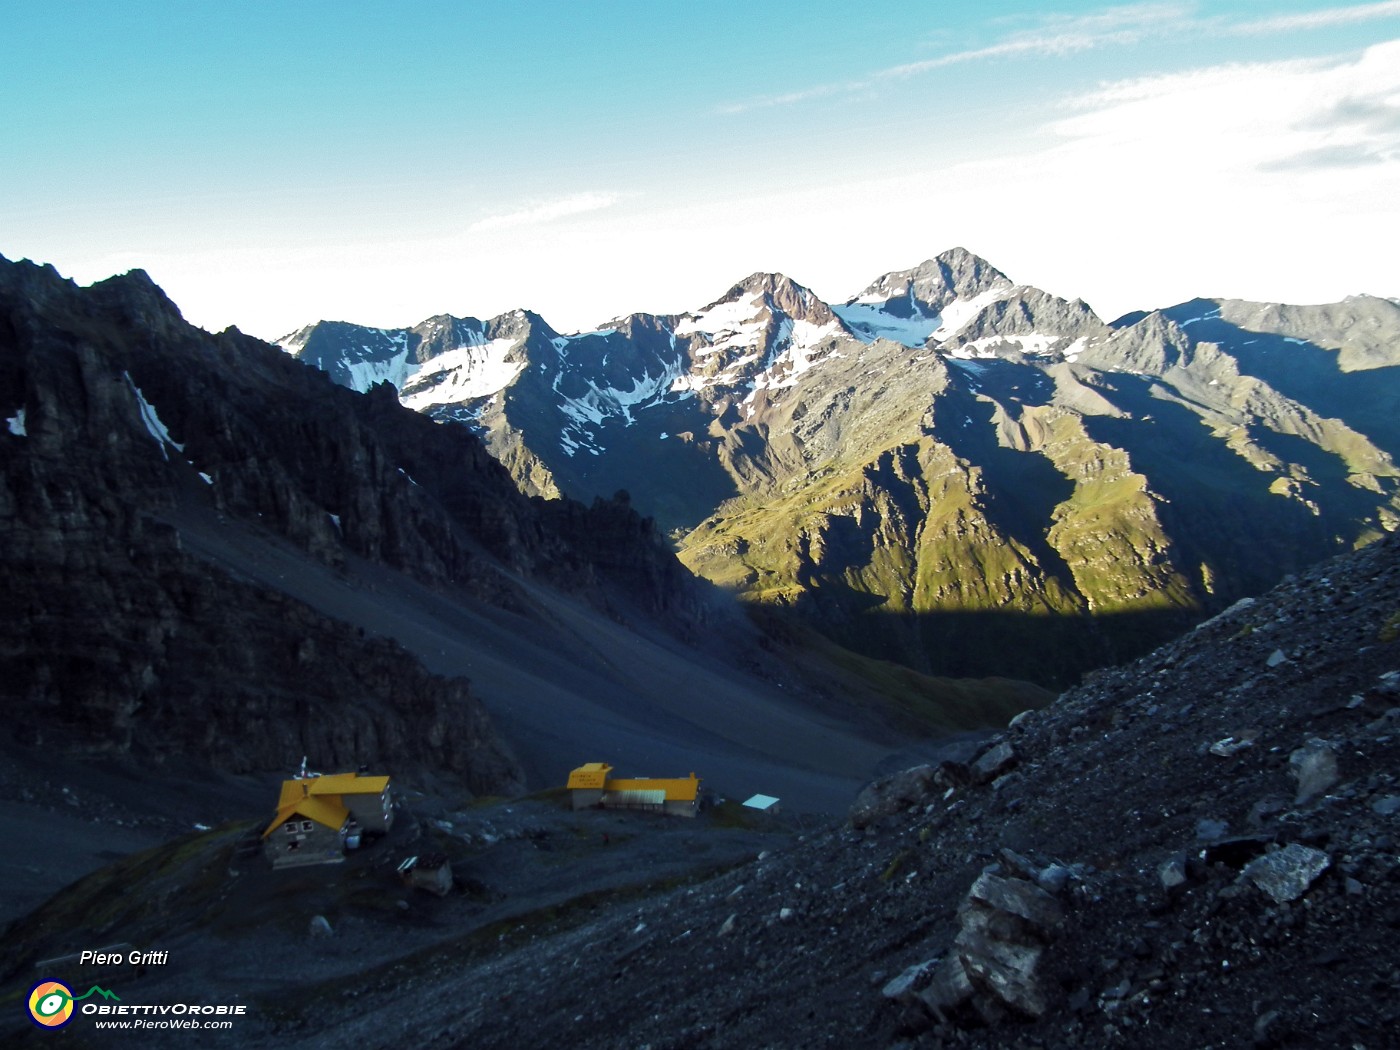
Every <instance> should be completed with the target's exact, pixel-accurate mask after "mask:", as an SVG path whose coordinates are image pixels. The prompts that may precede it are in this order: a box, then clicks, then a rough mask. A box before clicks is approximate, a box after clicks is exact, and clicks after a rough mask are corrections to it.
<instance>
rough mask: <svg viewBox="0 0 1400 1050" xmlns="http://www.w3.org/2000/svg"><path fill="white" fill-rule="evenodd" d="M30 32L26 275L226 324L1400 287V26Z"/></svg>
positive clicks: (1001, 15) (9, 37)
mask: <svg viewBox="0 0 1400 1050" xmlns="http://www.w3.org/2000/svg"><path fill="white" fill-rule="evenodd" d="M0 13H2V14H3V17H2V18H0V148H3V155H4V156H5V158H6V160H5V163H4V165H3V166H0V254H4V255H5V256H7V257H9V258H21V257H27V258H32V259H35V260H37V261H43V262H51V263H53V264H54V265H55V266H57V267H58V269H59V270H60V271H61V272H63V273H65V274H67V275H69V276H72V277H74V278H75V279H77V280H79V281H81V282H84V283H86V282H88V281H92V280H98V279H101V278H103V277H106V276H108V275H110V274H112V273H115V272H121V271H124V270H127V269H130V268H132V267H137V266H139V267H143V268H145V269H146V270H148V271H149V272H150V273H151V275H152V276H153V277H154V278H155V279H156V281H157V282H159V283H160V284H162V286H164V287H165V288H166V290H167V291H168V292H169V294H170V295H171V296H172V298H174V299H175V301H176V302H177V303H178V304H179V305H180V306H181V307H182V309H183V310H184V312H185V315H186V317H188V318H189V319H190V320H191V321H193V322H194V323H196V324H200V325H203V326H204V327H207V328H211V329H218V328H222V327H224V326H225V325H228V324H237V325H238V326H239V327H241V328H243V329H244V330H246V331H249V332H253V333H254V334H257V335H262V336H264V337H269V338H273V337H276V336H279V335H281V334H284V333H286V332H288V331H290V330H291V329H293V328H295V327H298V326H300V325H301V324H304V323H307V322H309V321H313V320H316V319H320V318H337V319H344V320H351V321H359V322H362V323H368V324H381V325H402V324H411V323H415V322H417V321H419V320H421V319H423V318H424V317H426V316H428V315H430V314H433V313H440V312H452V313H456V314H459V315H460V314H474V315H477V316H489V315H491V314H494V313H498V312H501V311H503V310H507V309H510V308H513V307H516V306H526V307H529V308H532V309H535V310H538V311H539V312H541V313H543V314H544V316H545V317H546V318H547V319H548V320H550V321H551V323H553V324H554V325H555V326H556V327H558V328H560V329H561V330H569V329H577V328H586V327H590V326H592V325H593V324H596V323H597V322H600V321H603V320H605V319H607V318H609V317H612V316H615V315H617V314H619V313H621V312H624V311H629V310H652V311H656V312H679V311H682V310H687V309H693V308H697V307H699V306H702V305H704V304H705V303H707V302H708V301H710V300H711V299H713V298H715V297H716V296H718V295H719V294H721V293H722V292H723V291H724V290H725V288H727V287H728V286H729V285H730V284H731V283H732V282H734V281H735V280H738V279H739V278H742V277H743V276H745V275H746V274H748V273H750V272H752V271H755V270H781V271H782V272H785V273H788V274H789V275H790V276H792V277H793V278H795V279H796V280H798V281H801V282H802V283H805V284H807V285H809V286H811V287H813V288H814V289H815V290H816V291H817V292H818V294H820V295H822V296H823V297H824V298H827V299H829V300H844V299H845V298H846V297H849V296H851V295H854V294H855V293H856V292H858V291H859V290H860V289H861V288H862V287H863V286H864V285H865V284H866V283H868V282H869V281H870V280H872V279H874V278H875V277H876V276H878V275H879V274H880V273H882V272H884V271H886V270H891V269H899V268H904V267H907V266H912V265H914V264H916V263H918V262H919V261H921V260H922V259H925V258H927V257H929V256H931V255H934V254H936V253H937V252H939V251H941V250H942V249H944V248H947V247H950V246H952V245H954V244H962V245H964V246H966V247H968V248H970V249H972V250H973V251H976V252H979V253H980V254H982V255H984V256H986V257H987V258H989V259H990V260H991V261H992V262H993V263H994V264H996V265H998V266H999V267H1001V268H1002V269H1003V270H1005V271H1007V272H1008V273H1009V274H1010V276H1011V277H1012V278H1013V279H1016V280H1020V281H1025V282H1027V283H1033V284H1037V285H1039V286H1041V287H1044V288H1047V289H1048V290H1050V291H1053V292H1056V293H1058V294H1062V295H1066V296H1069V297H1074V296H1082V297H1083V298H1085V299H1086V300H1088V302H1089V303H1090V304H1091V305H1092V306H1094V307H1095V309H1097V310H1098V311H1099V312H1100V313H1101V314H1102V315H1104V316H1105V317H1112V316H1115V315H1116V314H1118V313H1121V312H1123V311H1126V310H1128V309H1133V308H1138V307H1142V308H1150V307H1154V306H1164V305H1168V304H1170V303H1172V302H1176V301H1179V300H1182V299H1186V298H1190V297H1192V296H1195V295H1222V296H1238V297H1245V298H1258V299H1277V300H1284V301H1293V302H1304V301H1307V302H1317V301H1326V300H1331V299H1336V298H1340V297H1341V296H1343V295H1346V294H1350V293H1355V292H1371V293H1374V294H1381V295H1388V296H1400V261H1397V260H1400V253H1397V252H1395V251H1394V247H1393V246H1394V245H1395V244H1397V243H1400V2H1377V3H1362V4H1323V3H1307V2H1283V3H1279V2H1271V3H1267V4H1265V3H1230V4H1226V3H1173V2H1163V3H1143V4H1132V5H1120V6H1101V5H1086V4H1073V3H1063V4H1060V5H1057V6H1053V7H1047V6H1045V5H1043V4H1029V3H1002V4H996V3H990V4H975V5H973V4H967V5H956V4H949V3H871V2H868V3H866V4H862V5H860V6H859V7H858V8H857V7H856V6H855V5H852V4H849V3H840V4H837V3H827V2H821V0H804V2H802V3H790V2H786V0H770V2H767V3H762V4H753V3H752V2H745V3H686V4H682V3H667V2H658V0H651V2H647V3H643V2H636V3H622V2H619V3H585V2H581V0H578V2H573V3H528V2H521V3H516V4H498V3H491V4H487V3H470V2H465V0H462V2H455V3H405V4H397V5H393V4H388V3H356V2H348V0H341V2H336V3H311V2H305V3H297V2H291V0H281V2H278V3H229V4H225V5H213V4H203V3H185V2H169V3H156V2H141V0H126V2H123V3H105V2H87V3H84V2H80V0H69V2H65V3H57V4H56V3H53V2H51V0H49V2H30V0H0Z"/></svg>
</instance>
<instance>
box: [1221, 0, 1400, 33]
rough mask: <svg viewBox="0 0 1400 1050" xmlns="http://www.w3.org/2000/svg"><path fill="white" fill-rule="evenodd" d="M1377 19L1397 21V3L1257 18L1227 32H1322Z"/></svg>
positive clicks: (1387, 1)
mask: <svg viewBox="0 0 1400 1050" xmlns="http://www.w3.org/2000/svg"><path fill="white" fill-rule="evenodd" d="M1380 18H1400V0H1385V2H1384V3H1378V4H1354V5H1353V6H1351V7H1333V8H1325V9H1323V10H1321V11H1301V12H1299V13H1298V14H1293V15H1275V16H1274V17H1272V18H1258V19H1255V20H1253V21H1250V22H1243V23H1240V24H1238V25H1234V26H1231V27H1230V30H1229V31H1230V32H1232V33H1238V34H1242V35H1254V34H1264V33H1287V32H1293V31H1294V30H1298V29H1325V28H1327V27H1328V26H1340V25H1354V24H1356V23H1357V22H1371V21H1375V20H1376V19H1380Z"/></svg>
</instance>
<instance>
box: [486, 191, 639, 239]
mask: <svg viewBox="0 0 1400 1050" xmlns="http://www.w3.org/2000/svg"><path fill="white" fill-rule="evenodd" d="M621 199H622V197H621V195H620V194H617V193H575V194H573V195H571V196H568V197H559V198H557V199H555V200H551V201H545V202H543V203H541V204H535V205H532V206H531V207H528V208H521V209H520V210H518V211H512V212H504V213H502V214H500V215H488V216H487V217H486V218H484V219H479V220H477V221H476V222H474V223H472V224H471V226H470V227H468V229H469V230H471V231H472V232H473V233H479V232H481V231H484V230H506V229H512V228H514V227H517V226H539V225H541V224H543V223H547V222H554V221H555V220H556V219H563V218H567V217H568V216H570V215H582V214H583V213H585V212H590V211H601V210H602V209H604V208H611V207H612V206H613V205H614V204H616V203H617V202H618V201H619V200H621Z"/></svg>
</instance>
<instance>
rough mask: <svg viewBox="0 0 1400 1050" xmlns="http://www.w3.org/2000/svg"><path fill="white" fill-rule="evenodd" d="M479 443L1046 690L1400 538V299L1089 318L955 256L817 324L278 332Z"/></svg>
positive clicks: (743, 577) (1087, 312) (299, 350)
mask: <svg viewBox="0 0 1400 1050" xmlns="http://www.w3.org/2000/svg"><path fill="white" fill-rule="evenodd" d="M280 344H281V346H282V347H283V348H284V349H285V350H287V351H288V352H289V353H291V354H292V355H294V356H296V357H298V358H300V359H301V360H303V361H305V362H307V363H310V364H313V365H315V366H317V367H318V368H321V369H323V370H324V371H326V372H327V374H329V375H330V377H331V378H332V379H333V380H334V381H335V382H337V383H340V384H342V385H345V386H349V387H352V388H355V389H359V390H369V389H372V388H373V387H374V386H375V385H376V384H379V383H385V382H387V383H390V384H392V385H393V386H394V387H395V388H396V389H397V390H398V394H399V398H400V400H401V401H402V403H403V404H405V405H407V406H409V407H412V408H414V409H417V410H418V411H420V412H422V413H425V414H426V415H428V416H430V417H432V418H434V419H437V420H440V421H448V420H451V421H456V422H461V423H465V424H467V425H468V426H469V427H471V428H472V429H473V430H475V431H476V432H477V433H478V434H479V435H480V436H481V437H482V439H483V440H484V441H485V443H486V446H487V447H488V448H489V449H490V450H491V452H492V454H493V455H494V456H495V457H496V458H497V459H498V460H499V461H500V462H501V463H502V464H504V465H505V466H506V468H507V469H508V470H509V471H510V473H511V476H512V477H513V478H514V479H515V482H516V484H517V485H518V486H519V487H520V488H521V489H522V490H523V491H525V492H527V493H531V494H536V495H542V496H547V497H557V496H560V495H568V496H571V497H575V498H585V499H586V498H590V497H600V496H604V497H606V496H609V495H611V494H614V493H616V492H618V491H619V490H622V491H625V492H626V493H627V494H629V495H630V497H631V500H632V502H633V504H634V505H635V506H637V507H638V508H639V509H640V510H641V511H642V512H643V513H645V514H647V515H649V516H652V517H654V518H655V519H656V521H657V522H658V523H659V524H660V525H661V526H662V527H663V528H664V529H665V530H667V531H668V532H669V533H670V535H671V536H672V538H673V540H674V541H675V542H676V544H677V546H678V549H679V552H680V555H681V558H682V560H683V561H684V562H685V564H686V565H687V566H688V567H690V568H691V569H692V570H693V571H694V572H696V573H697V574H699V575H701V576H703V577H704V578H706V579H708V580H710V581H713V582H714V583H717V584H719V585H721V586H723V587H725V588H728V589H731V590H733V591H736V592H737V593H739V594H740V595H741V596H742V597H744V598H745V599H748V600H749V601H750V602H752V603H753V604H754V605H755V607H756V608H757V609H758V610H759V611H760V613H761V615H764V616H767V617H771V618H776V619H778V620H781V621H783V622H788V623H791V622H796V623H799V624H801V625H804V626H808V627H815V628H817V629H819V630H820V631H821V632H823V633H824V634H826V635H827V636H829V637H831V638H833V639H835V640H836V641H838V642H839V643H841V644H842V645H845V646H848V647H850V648H852V649H855V650H858V651H860V652H863V653H865V654H867V655H869V656H875V657H880V658H887V659H892V660H896V661H899V662H901V663H903V664H905V665H908V666H910V667H913V668H916V669H918V670H920V671H923V672H932V673H938V674H954V675H986V674H1011V675H1015V676H1017V677H1022V678H1029V679H1032V680H1036V681H1040V682H1042V683H1045V684H1047V685H1051V686H1059V685H1063V684H1064V683H1066V682H1067V681H1070V680H1072V679H1073V678H1074V676H1076V675H1077V674H1079V673H1081V672H1083V671H1084V670H1086V669H1087V668H1090V667H1093V666H1098V665H1100V664H1103V663H1105V662H1111V661H1112V660H1114V659H1119V658H1123V657H1125V656H1128V655H1131V654H1133V653H1136V652H1140V651H1142V650H1143V648H1144V647H1146V646H1147V645H1149V644H1152V643H1155V642H1157V641H1160V640H1162V639H1163V638H1165V637H1168V636H1170V635H1171V634H1173V633H1176V632H1178V631H1180V630H1181V629H1184V628H1185V627H1187V626H1189V625H1190V624H1191V623H1193V622H1197V621H1198V620H1199V619H1201V618H1202V617H1204V616H1205V615H1208V614H1209V613H1211V612H1213V611H1218V610H1219V609H1220V608H1223V607H1224V606H1226V605H1228V604H1229V603H1230V602H1232V601H1234V600H1236V599H1237V598H1239V597H1241V596H1243V595H1246V594H1252V593H1257V592H1258V591H1260V590H1262V589H1264V588H1265V587H1267V586H1269V585H1271V584H1272V583H1274V582H1275V581H1276V580H1277V579H1278V578H1280V577H1281V576H1282V575H1283V574H1284V573H1286V572H1289V571H1293V570H1296V569H1298V568H1301V567H1303V566H1305V565H1308V564H1311V563H1313V562H1315V561H1317V560H1318V559H1320V558H1323V557H1326V556H1328V555H1331V554H1334V553H1337V552H1339V551H1342V550H1346V549H1349V548H1351V547H1353V546H1357V545H1360V544H1364V543H1366V542H1368V541H1370V540H1373V539H1375V538H1376V537H1378V536H1380V535H1382V534H1383V533H1386V532H1389V531H1393V530H1394V529H1395V527H1396V525H1397V523H1400V487H1398V486H1397V479H1400V471H1398V470H1397V466H1396V461H1397V458H1400V304H1397V302H1396V301H1395V300H1391V299H1383V298H1376V297H1371V296H1356V297H1352V298H1348V299H1346V300H1344V301H1343V302H1340V303H1335V304H1330V305H1324V306H1289V305H1280V304H1266V303H1248V302H1240V301H1235V300H1223V299H1197V300H1192V301H1191V302H1187V303H1182V304H1179V305H1177V306H1173V307H1169V308H1166V309H1161V310H1153V311H1150V312H1138V313H1132V314H1128V315H1125V316H1123V317H1120V318H1118V319H1116V320H1114V321H1111V322H1105V321H1104V320H1102V319H1100V318H1099V317H1098V316H1097V315H1096V314H1095V313H1094V312H1093V310H1092V309H1091V308H1090V307H1089V306H1088V305H1087V304H1086V303H1084V302H1083V301H1081V300H1073V301H1070V300H1065V299H1062V298H1059V297H1058V296H1055V295H1052V294H1050V293H1047V292H1045V291H1042V290H1040V289H1038V288H1035V287H1033V286H1029V285H1023V284H1017V283H1015V282H1013V281H1012V280H1011V279H1010V278H1009V277H1007V276H1006V275H1005V274H1003V273H1002V272H1001V271H1000V270H998V269H996V268H995V267H994V266H992V265H991V264H990V263H988V262H987V261H986V260H984V259H981V258H979V257H978V256H976V255H974V254H972V253H970V252H968V251H966V250H964V249H961V248H955V249H952V250H949V251H946V252H943V253H942V254H940V255H938V256H937V257H935V258H933V259H930V260H928V261H927V262H925V263H923V264H921V265H920V266H917V267H914V268H913V269H909V270H902V271H896V272H891V273H887V274H884V275H883V276H881V277H879V278H877V279H876V280H874V281H872V282H871V283H870V284H869V286H868V287H866V288H865V289H864V290H863V291H862V292H860V293H859V294H858V295H855V296H853V297H851V298H850V299H849V300H847V301H846V302H845V303H841V304H828V303H826V302H823V301H822V300H821V299H820V298H818V297H817V295H816V294H815V293H813V292H812V291H811V290H810V289H808V288H805V287H803V286H802V285H800V284H798V283H797V282H795V281H793V280H792V279H790V278H788V277H786V276H783V275H781V274H765V273H757V274H753V275H752V276H750V277H748V278H746V279H745V280H743V281H740V282H738V283H736V284H735V285H734V286H732V287H731V288H729V289H728V290H727V291H726V292H725V293H724V294H723V295H721V296H719V297H718V298H717V299H715V300H714V301H713V302H711V303H709V304H708V305H706V306H704V307H702V308H700V309H698V310H695V311H693V312H690V313H685V314H680V315H654V314H644V313H638V314H631V315H629V316H626V317H622V318H618V319H615V320H613V321H609V322H607V323H606V324H604V325H601V326H600V327H599V328H598V329H597V330H595V331H590V332H580V333H573V334H561V333H559V332H556V331H555V330H554V329H552V328H551V327H550V326H549V325H548V323H547V322H546V321H545V320H544V319H543V318H541V317H540V316H539V315H537V314H534V313H531V312H529V311H525V310H517V311H513V312H511V313H508V314H504V315H501V316H499V317H495V318H492V319H490V320H487V321H480V320H477V319H474V318H465V319H462V318H455V317H451V316H446V315H442V316H438V317H433V318H430V319H428V320H426V321H424V322H423V323H421V324H419V325H417V326H415V327H413V328H406V329H396V330H386V329H375V328H366V327H362V326H357V325H352V324H347V323H344V322H320V323H317V324H313V325H309V326H307V327H305V328H302V329H300V330H298V331H297V332H294V333H292V334H291V335H288V336H286V337H285V338H283V339H282V340H280Z"/></svg>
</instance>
